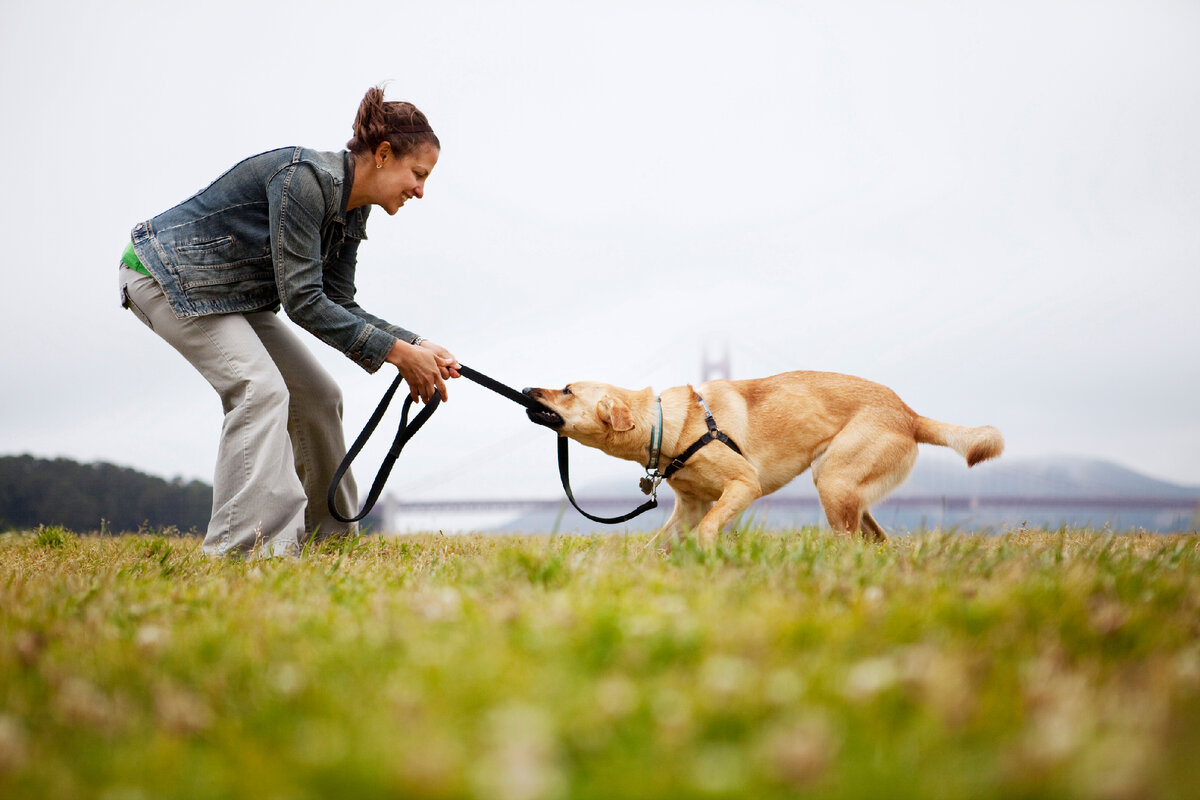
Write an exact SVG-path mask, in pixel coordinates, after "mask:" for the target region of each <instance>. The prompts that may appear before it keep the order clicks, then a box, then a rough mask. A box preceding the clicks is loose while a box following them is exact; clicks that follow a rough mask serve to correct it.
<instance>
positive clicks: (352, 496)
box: [246, 312, 358, 540]
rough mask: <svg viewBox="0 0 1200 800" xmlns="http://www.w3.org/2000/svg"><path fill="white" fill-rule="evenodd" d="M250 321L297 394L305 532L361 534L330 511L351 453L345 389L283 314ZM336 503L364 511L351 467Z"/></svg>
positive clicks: (296, 444) (294, 415)
mask: <svg viewBox="0 0 1200 800" xmlns="http://www.w3.org/2000/svg"><path fill="white" fill-rule="evenodd" d="M246 320H247V321H248V322H249V323H250V325H251V326H252V327H253V328H254V331H255V333H257V334H258V338H259V339H260V340H262V343H263V345H264V346H265V347H266V348H267V352H269V353H270V354H271V358H272V359H273V360H274V361H275V365H276V366H277V367H279V371H280V373H282V375H283V380H284V381H285V382H286V383H287V388H288V395H289V396H290V398H291V401H290V403H289V406H288V433H290V434H291V437H292V451H293V453H294V454H295V457H296V473H297V474H298V475H299V476H300V482H301V483H302V484H303V485H304V491H305V494H307V495H308V508H307V511H306V513H305V517H304V528H305V531H306V532H307V534H308V536H310V537H316V539H317V540H321V539H326V538H328V537H330V536H336V535H340V534H344V533H356V532H357V531H358V526H357V525H356V524H354V523H351V524H350V525H349V526H347V524H346V523H344V522H338V521H337V520H336V519H335V518H334V517H333V516H332V515H331V514H330V513H329V501H328V492H329V483H330V481H332V480H333V473H334V472H336V471H337V468H338V465H339V464H341V462H342V459H343V458H345V457H346V438H345V434H344V432H343V429H342V390H341V387H339V386H338V385H337V382H336V381H334V379H333V376H332V375H330V374H329V372H328V371H326V369H325V368H324V367H322V366H321V364H320V362H319V361H317V359H316V357H314V356H313V354H312V353H311V352H310V351H309V349H308V348H307V347H305V346H304V342H302V341H301V340H300V337H299V336H297V335H296V334H295V333H294V332H293V331H292V330H291V329H290V328H289V327H288V325H287V323H286V322H285V321H284V320H283V319H280V317H279V316H278V315H277V314H273V313H270V312H261V313H257V314H247V315H246ZM336 502H337V507H338V511H340V512H341V513H342V515H343V516H345V515H349V514H356V513H358V491H357V488H356V486H355V483H354V476H353V475H351V474H350V472H349V471H347V472H346V474H345V476H343V478H342V481H341V483H340V484H338V491H337V496H336Z"/></svg>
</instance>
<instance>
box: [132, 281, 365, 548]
mask: <svg viewBox="0 0 1200 800" xmlns="http://www.w3.org/2000/svg"><path fill="white" fill-rule="evenodd" d="M119 277H120V287H121V298H122V302H123V304H124V305H125V306H126V307H127V308H129V309H130V310H131V311H133V312H134V314H135V315H136V316H137V317H138V319H140V320H141V321H142V322H143V323H145V324H146V326H147V327H149V328H150V329H151V330H153V331H154V332H155V333H157V334H158V335H159V336H160V337H162V338H163V339H164V340H166V341H167V343H169V344H170V345H171V346H172V347H174V348H175V349H176V350H178V351H179V352H180V353H181V354H182V355H183V357H184V358H186V359H187V360H188V361H189V362H190V363H191V365H192V366H193V367H195V368H196V369H197V370H198V371H199V372H200V374H201V375H203V376H204V378H205V379H206V380H207V381H208V382H209V383H210V384H211V385H212V387H213V388H214V389H216V391H217V394H218V395H219V396H220V398H221V405H222V406H223V408H224V410H225V420H224V423H223V424H222V426H221V442H220V446H219V448H218V450H217V466H216V470H215V472H214V475H213V507H212V518H211V519H210V520H209V523H208V532H207V534H206V535H205V537H204V552H206V553H209V554H212V555H225V554H230V555H234V554H250V553H255V554H258V555H291V554H296V553H298V552H299V549H300V547H301V546H303V545H304V544H305V543H307V542H308V541H310V540H311V539H312V538H313V537H314V536H315V537H318V538H326V537H328V536H331V535H336V534H339V533H344V532H347V526H346V525H345V524H344V523H340V522H337V521H336V520H335V519H334V518H333V517H332V516H330V514H329V509H328V508H327V505H326V492H327V491H328V488H329V482H330V480H331V479H332V477H333V473H334V471H335V470H336V469H337V466H338V464H339V463H340V462H341V460H342V458H343V457H344V456H345V454H346V443H345V437H344V435H343V433H342V392H341V389H340V388H339V387H338V385H337V384H336V383H335V382H334V380H333V378H332V376H330V375H329V373H328V372H326V371H325V369H324V368H323V367H322V366H321V365H320V363H318V362H317V360H316V359H315V358H314V357H313V355H312V354H311V353H310V352H309V351H308V349H307V348H306V347H305V346H304V344H303V343H302V342H301V341H300V339H299V338H298V337H297V336H296V335H295V334H294V333H293V332H292V331H291V330H289V329H288V328H287V326H286V325H285V323H284V321H283V320H281V319H280V318H279V317H278V316H277V315H275V314H274V313H272V312H265V311H264V312H256V313H252V314H214V315H211V316H204V317H186V318H184V319H179V318H177V317H176V316H175V314H174V312H173V311H172V310H171V307H170V304H169V303H168V302H167V298H166V295H165V294H164V293H163V290H162V288H161V287H160V286H159V285H158V282H157V281H155V280H154V278H152V277H150V276H148V275H143V274H142V273H140V272H135V271H134V270H131V269H129V268H128V267H126V266H124V265H122V266H121V269H120V273H119ZM337 503H338V509H339V510H340V511H341V512H342V513H343V514H345V513H347V512H355V511H357V510H358V492H357V489H356V488H355V484H354V478H353V477H352V476H351V475H350V474H349V473H347V474H346V476H345V479H344V480H343V481H342V482H341V485H340V487H339V490H338V497H337ZM356 530H357V526H355V525H351V526H350V528H349V531H350V532H354V531H356Z"/></svg>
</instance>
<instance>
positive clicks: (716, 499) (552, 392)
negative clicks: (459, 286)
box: [525, 372, 1004, 546]
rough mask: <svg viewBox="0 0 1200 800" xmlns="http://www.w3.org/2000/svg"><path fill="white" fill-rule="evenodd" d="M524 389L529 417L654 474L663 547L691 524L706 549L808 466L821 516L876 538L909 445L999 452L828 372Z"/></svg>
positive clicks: (871, 386)
mask: <svg viewBox="0 0 1200 800" xmlns="http://www.w3.org/2000/svg"><path fill="white" fill-rule="evenodd" d="M525 394H527V395H528V396H530V397H532V398H533V399H535V400H537V401H539V402H540V403H542V405H543V406H545V409H544V410H530V411H529V412H528V414H529V418H530V419H531V420H533V421H534V422H536V423H538V424H541V425H545V426H547V427H549V428H552V429H553V430H555V431H557V432H558V434H559V435H560V436H567V437H570V438H571V439H574V440H575V441H577V442H579V443H580V444H585V445H587V446H589V447H595V448H597V449H599V450H602V451H604V452H605V453H608V454H609V455H611V456H616V457H617V458H624V459H628V460H630V461H636V462H638V463H639V464H642V465H643V466H646V468H647V469H648V470H649V471H650V472H651V477H653V478H655V479H657V478H659V477H660V476H661V477H662V478H665V479H666V481H667V483H668V484H669V485H670V487H671V489H672V490H673V491H674V493H675V510H674V512H673V513H672V514H671V517H670V519H669V520H668V521H667V524H666V525H665V526H664V527H663V529H662V530H661V531H659V535H663V536H665V537H666V538H665V539H664V541H666V542H668V543H669V542H670V540H671V538H675V537H678V536H679V535H681V533H682V532H683V531H685V530H691V529H693V528H694V529H695V530H696V531H697V533H698V535H699V538H700V542H701V543H702V544H704V545H706V546H708V545H712V544H713V543H714V542H715V541H716V537H717V533H718V532H719V531H720V530H721V528H722V527H724V526H725V525H726V524H727V523H729V522H730V521H731V520H733V519H734V518H735V517H737V515H738V514H740V513H741V512H743V511H745V510H746V509H747V508H748V507H749V506H750V504H751V503H752V502H754V501H755V500H757V499H758V498H760V497H763V496H764V495H768V494H770V493H771V492H774V491H775V490H777V489H779V488H780V487H782V486H784V485H785V484H787V483H788V482H789V481H791V480H792V479H793V478H795V477H796V476H797V475H799V474H800V473H802V472H804V470H806V469H808V468H809V467H810V466H811V467H812V474H813V483H815V484H816V487H817V493H818V495H819V496H820V498H821V505H822V507H823V508H824V510H825V515H826V517H827V518H828V519H829V524H830V525H831V526H833V528H834V529H835V530H837V531H841V532H844V533H851V534H852V533H855V532H857V531H859V530H862V533H863V535H864V536H867V535H870V536H873V537H874V538H875V539H876V540H877V541H885V540H886V539H887V534H886V533H884V530H883V528H882V527H880V525H879V523H878V522H876V521H875V518H874V517H872V516H871V513H870V510H869V509H870V507H871V506H872V505H874V504H875V503H876V502H878V501H879V500H881V499H882V498H883V497H884V496H885V495H886V494H887V493H888V492H890V491H891V490H892V489H894V488H895V487H896V486H898V485H899V484H900V483H901V482H902V481H903V480H904V479H905V478H907V477H908V474H909V472H910V471H911V470H912V468H913V464H914V463H915V462H916V459H917V444H936V445H943V446H946V447H951V448H953V449H954V450H955V451H956V452H958V453H959V454H960V455H962V456H963V457H964V458H965V459H966V460H967V465H968V466H974V465H975V464H977V463H979V462H980V461H984V460H986V459H989V458H995V457H996V456H998V455H1000V453H1001V452H1002V451H1003V450H1004V438H1003V437H1002V436H1001V435H1000V431H998V430H996V429H995V428H993V427H990V426H985V427H979V428H967V427H962V426H960V425H950V424H948V423H945V422H937V421H936V420H932V419H929V418H928V417H922V416H921V415H920V414H918V413H916V412H915V411H913V410H912V409H911V408H909V407H908V406H907V405H905V404H904V401H902V400H901V399H900V398H899V397H897V396H896V393H895V392H893V391H892V390H891V389H888V388H887V387H886V386H881V385H880V384H878V383H872V382H871V381H867V380H863V379H862V378H856V377H853V376H851V375H839V374H837V373H832V372H788V373H784V374H782V375H775V376H773V377H770V378H760V379H757V380H742V381H724V380H718V381H709V382H707V383H702V384H700V385H699V386H696V387H694V388H693V387H692V386H677V387H674V388H671V389H667V390H666V391H664V392H662V394H661V395H658V396H656V395H655V394H654V392H653V391H652V390H651V389H649V388H646V389H642V390H641V391H632V390H629V389H621V388H619V387H616V386H610V385H608V384H604V383H596V382H592V381H584V382H580V383H571V384H568V385H567V386H566V387H565V388H563V389H526V390H525ZM655 444H657V448H655ZM660 463H661V464H662V465H665V471H664V472H663V473H661V475H660V473H659V472H658V470H657V467H658V465H659V464H660Z"/></svg>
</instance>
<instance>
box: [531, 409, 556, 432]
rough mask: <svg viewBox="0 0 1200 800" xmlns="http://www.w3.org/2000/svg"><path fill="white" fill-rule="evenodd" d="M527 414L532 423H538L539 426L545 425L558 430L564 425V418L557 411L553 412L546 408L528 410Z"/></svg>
mask: <svg viewBox="0 0 1200 800" xmlns="http://www.w3.org/2000/svg"><path fill="white" fill-rule="evenodd" d="M525 414H526V415H527V416H528V417H529V421H530V422H536V423H537V424H538V425H545V426H546V427H547V428H553V429H554V430H558V429H559V428H561V427H562V426H563V424H564V421H563V418H562V417H561V416H559V413H558V412H557V411H551V410H550V409H548V408H545V407H542V408H531V409H528V410H527V411H526V412H525Z"/></svg>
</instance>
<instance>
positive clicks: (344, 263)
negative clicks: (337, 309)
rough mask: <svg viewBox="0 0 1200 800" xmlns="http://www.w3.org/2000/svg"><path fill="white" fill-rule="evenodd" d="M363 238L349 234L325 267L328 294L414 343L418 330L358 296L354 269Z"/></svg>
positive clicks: (371, 320) (334, 299) (366, 318)
mask: <svg viewBox="0 0 1200 800" xmlns="http://www.w3.org/2000/svg"><path fill="white" fill-rule="evenodd" d="M361 241H362V240H361V239H357V238H354V237H352V236H347V237H346V240H345V241H344V242H342V246H341V249H340V250H339V251H338V254H337V257H336V258H335V259H334V261H333V262H332V263H331V264H328V265H327V266H326V267H325V276H324V288H325V294H326V296H328V297H329V298H330V299H331V300H333V302H335V303H337V304H338V305H339V306H341V307H342V308H344V309H346V310H347V311H349V312H350V313H351V314H353V315H354V316H356V317H358V318H359V319H361V320H363V321H365V322H367V323H369V324H371V325H374V326H375V327H377V328H382V329H383V330H385V331H387V332H388V333H390V334H391V335H392V336H394V337H396V338H397V339H399V340H400V341H402V342H408V343H409V344H412V343H413V342H414V341H416V340H417V338H419V337H418V336H417V334H415V333H413V332H412V331H410V330H408V329H406V328H402V327H400V326H399V325H393V324H392V323H390V322H388V321H387V320H385V319H381V318H380V317H377V316H375V315H374V314H371V313H369V312H367V311H366V310H365V309H363V307H362V306H360V305H359V304H358V301H357V300H355V294H356V292H357V290H356V289H355V286H354V273H355V269H356V268H357V265H358V245H359V242H361Z"/></svg>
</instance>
